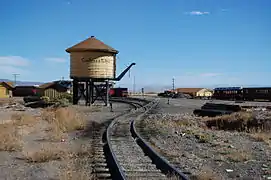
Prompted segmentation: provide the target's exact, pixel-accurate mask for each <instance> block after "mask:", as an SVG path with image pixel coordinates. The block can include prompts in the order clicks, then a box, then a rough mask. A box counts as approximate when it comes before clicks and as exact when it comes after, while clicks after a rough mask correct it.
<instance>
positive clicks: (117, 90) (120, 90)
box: [109, 88, 128, 97]
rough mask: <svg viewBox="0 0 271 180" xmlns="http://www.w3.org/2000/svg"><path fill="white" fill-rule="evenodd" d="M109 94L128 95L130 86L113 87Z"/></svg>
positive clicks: (115, 95) (114, 95)
mask: <svg viewBox="0 0 271 180" xmlns="http://www.w3.org/2000/svg"><path fill="white" fill-rule="evenodd" d="M109 94H110V96H111V97H127V96H128V88H111V89H110V91H109Z"/></svg>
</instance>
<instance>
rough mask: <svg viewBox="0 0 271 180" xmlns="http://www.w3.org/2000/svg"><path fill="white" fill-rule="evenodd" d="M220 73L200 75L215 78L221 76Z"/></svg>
mask: <svg viewBox="0 0 271 180" xmlns="http://www.w3.org/2000/svg"><path fill="white" fill-rule="evenodd" d="M220 75H221V74H220V73H202V74H200V76H201V77H215V76H220Z"/></svg>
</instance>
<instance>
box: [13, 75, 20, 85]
mask: <svg viewBox="0 0 271 180" xmlns="http://www.w3.org/2000/svg"><path fill="white" fill-rule="evenodd" d="M19 75H20V74H13V76H14V86H16V82H17V81H16V80H17V76H19Z"/></svg>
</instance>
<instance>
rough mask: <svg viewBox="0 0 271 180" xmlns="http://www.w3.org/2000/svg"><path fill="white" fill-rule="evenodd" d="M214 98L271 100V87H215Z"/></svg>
mask: <svg viewBox="0 0 271 180" xmlns="http://www.w3.org/2000/svg"><path fill="white" fill-rule="evenodd" d="M212 99H220V100H243V101H271V87H250V88H249V87H246V88H242V87H225V88H215V89H214V94H213V96H212Z"/></svg>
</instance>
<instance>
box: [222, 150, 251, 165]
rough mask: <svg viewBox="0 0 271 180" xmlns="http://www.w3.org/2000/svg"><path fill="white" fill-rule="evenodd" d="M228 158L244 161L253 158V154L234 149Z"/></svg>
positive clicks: (234, 160)
mask: <svg viewBox="0 0 271 180" xmlns="http://www.w3.org/2000/svg"><path fill="white" fill-rule="evenodd" d="M227 157H228V159H229V160H230V161H233V162H244V161H248V160H250V159H251V154H249V153H248V152H244V151H233V152H230V153H229V154H228V155H227Z"/></svg>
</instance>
